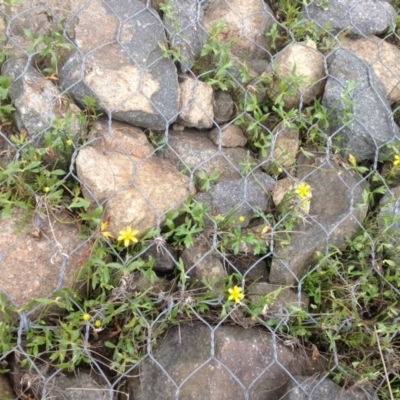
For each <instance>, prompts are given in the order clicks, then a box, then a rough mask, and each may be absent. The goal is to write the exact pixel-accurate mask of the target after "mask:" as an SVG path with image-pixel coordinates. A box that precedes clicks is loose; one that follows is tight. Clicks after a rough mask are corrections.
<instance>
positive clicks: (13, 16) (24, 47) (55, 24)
mask: <svg viewBox="0 0 400 400" xmlns="http://www.w3.org/2000/svg"><path fill="white" fill-rule="evenodd" d="M81 7H82V2H81V1H80V0H47V1H46V3H38V2H37V1H36V0H24V1H20V2H18V3H16V2H13V4H10V5H8V4H7V5H5V2H2V3H1V4H0V9H1V12H2V15H3V16H4V17H5V16H6V15H7V25H8V28H9V30H8V33H7V35H6V36H7V39H8V40H7V44H6V50H7V52H8V53H9V54H11V55H12V57H15V58H26V57H27V55H28V54H30V55H32V60H31V61H32V65H35V63H36V61H37V60H38V59H39V60H40V61H41V62H42V61H43V60H42V57H41V56H40V55H39V54H38V53H39V52H40V51H41V50H43V49H45V44H44V43H43V42H42V43H40V41H37V43H36V47H35V49H34V51H32V45H33V43H32V40H30V39H29V38H28V37H27V36H26V35H25V33H24V29H27V30H29V31H30V32H31V33H32V36H33V37H34V38H35V39H36V38H39V37H40V35H42V37H49V36H52V35H53V34H54V33H55V32H58V31H59V30H60V28H61V29H62V28H63V25H62V23H60V21H62V20H66V19H68V18H69V17H71V16H72V15H73V14H75V13H76V12H77V11H78V10H79V9H80V8H81ZM49 33H50V34H49ZM51 39H52V41H53V44H54V42H55V35H54V36H53V37H52V38H51ZM65 42H66V43H69V41H68V40H66V41H65ZM57 44H58V38H57ZM54 48H55V47H53V49H54ZM69 51H70V50H69V49H66V48H65V47H63V48H61V47H58V46H57V69H58V70H59V69H60V68H61V67H62V64H63V62H64V61H65V59H66V58H67V56H68V54H69ZM32 53H36V54H32ZM43 67H44V68H46V67H47V68H48V67H51V68H54V66H52V65H50V63H49V62H48V60H47V62H45V63H44V65H43ZM54 72H56V71H54Z"/></svg>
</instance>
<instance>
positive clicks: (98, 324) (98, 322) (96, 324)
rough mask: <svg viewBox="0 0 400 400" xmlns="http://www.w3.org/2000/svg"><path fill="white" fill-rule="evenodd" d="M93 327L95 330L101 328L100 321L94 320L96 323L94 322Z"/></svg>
mask: <svg viewBox="0 0 400 400" xmlns="http://www.w3.org/2000/svg"><path fill="white" fill-rule="evenodd" d="M94 326H95V327H96V328H100V327H101V321H100V320H99V319H96V321H94Z"/></svg>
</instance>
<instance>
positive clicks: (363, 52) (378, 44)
mask: <svg viewBox="0 0 400 400" xmlns="http://www.w3.org/2000/svg"><path fill="white" fill-rule="evenodd" d="M340 46H341V47H343V48H345V49H347V50H351V51H352V52H353V53H354V54H356V55H357V56H358V57H360V58H361V59H362V60H364V61H365V62H367V63H368V64H369V65H371V66H372V68H373V69H374V72H375V74H376V76H377V77H378V78H379V79H380V80H381V81H382V83H383V85H384V86H385V88H386V95H387V98H388V100H389V102H390V104H393V103H395V102H396V101H399V100H400V65H399V62H398V60H399V59H400V49H399V48H398V47H397V46H395V45H394V44H391V43H388V42H387V41H385V40H384V39H381V38H378V37H376V36H369V37H367V38H365V37H356V38H349V37H343V38H340Z"/></svg>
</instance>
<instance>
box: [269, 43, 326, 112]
mask: <svg viewBox="0 0 400 400" xmlns="http://www.w3.org/2000/svg"><path fill="white" fill-rule="evenodd" d="M271 70H272V71H274V79H273V80H272V81H271V83H270V84H269V92H268V95H269V96H270V97H271V98H272V99H273V100H274V101H275V100H276V98H277V97H278V96H280V94H281V89H280V86H282V82H290V83H292V82H293V81H294V82H296V83H295V84H292V86H291V85H290V84H287V86H288V94H287V95H285V96H283V98H282V100H283V101H284V103H285V109H287V110H290V109H292V108H298V107H299V105H300V104H305V105H306V104H310V103H311V102H312V101H313V100H314V99H315V98H316V97H317V96H320V95H321V94H322V92H323V89H324V82H325V79H324V77H325V68H324V56H323V55H322V54H321V53H320V52H319V51H318V50H317V45H316V43H315V42H313V41H312V40H307V41H305V42H295V43H291V44H289V45H288V46H286V47H285V48H284V49H283V50H282V51H281V52H280V53H278V54H277V55H276V56H275V57H274V59H273V64H272V65H271ZM294 77H295V79H294Z"/></svg>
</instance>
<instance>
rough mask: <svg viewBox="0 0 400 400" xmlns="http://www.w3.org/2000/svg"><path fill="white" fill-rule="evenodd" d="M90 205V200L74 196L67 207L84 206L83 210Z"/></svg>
mask: <svg viewBox="0 0 400 400" xmlns="http://www.w3.org/2000/svg"><path fill="white" fill-rule="evenodd" d="M89 206H90V201H88V200H86V199H84V198H82V197H75V198H74V199H73V200H72V202H71V204H70V205H69V206H68V208H70V209H71V208H84V209H85V210H86V209H87V208H88V207H89Z"/></svg>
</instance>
